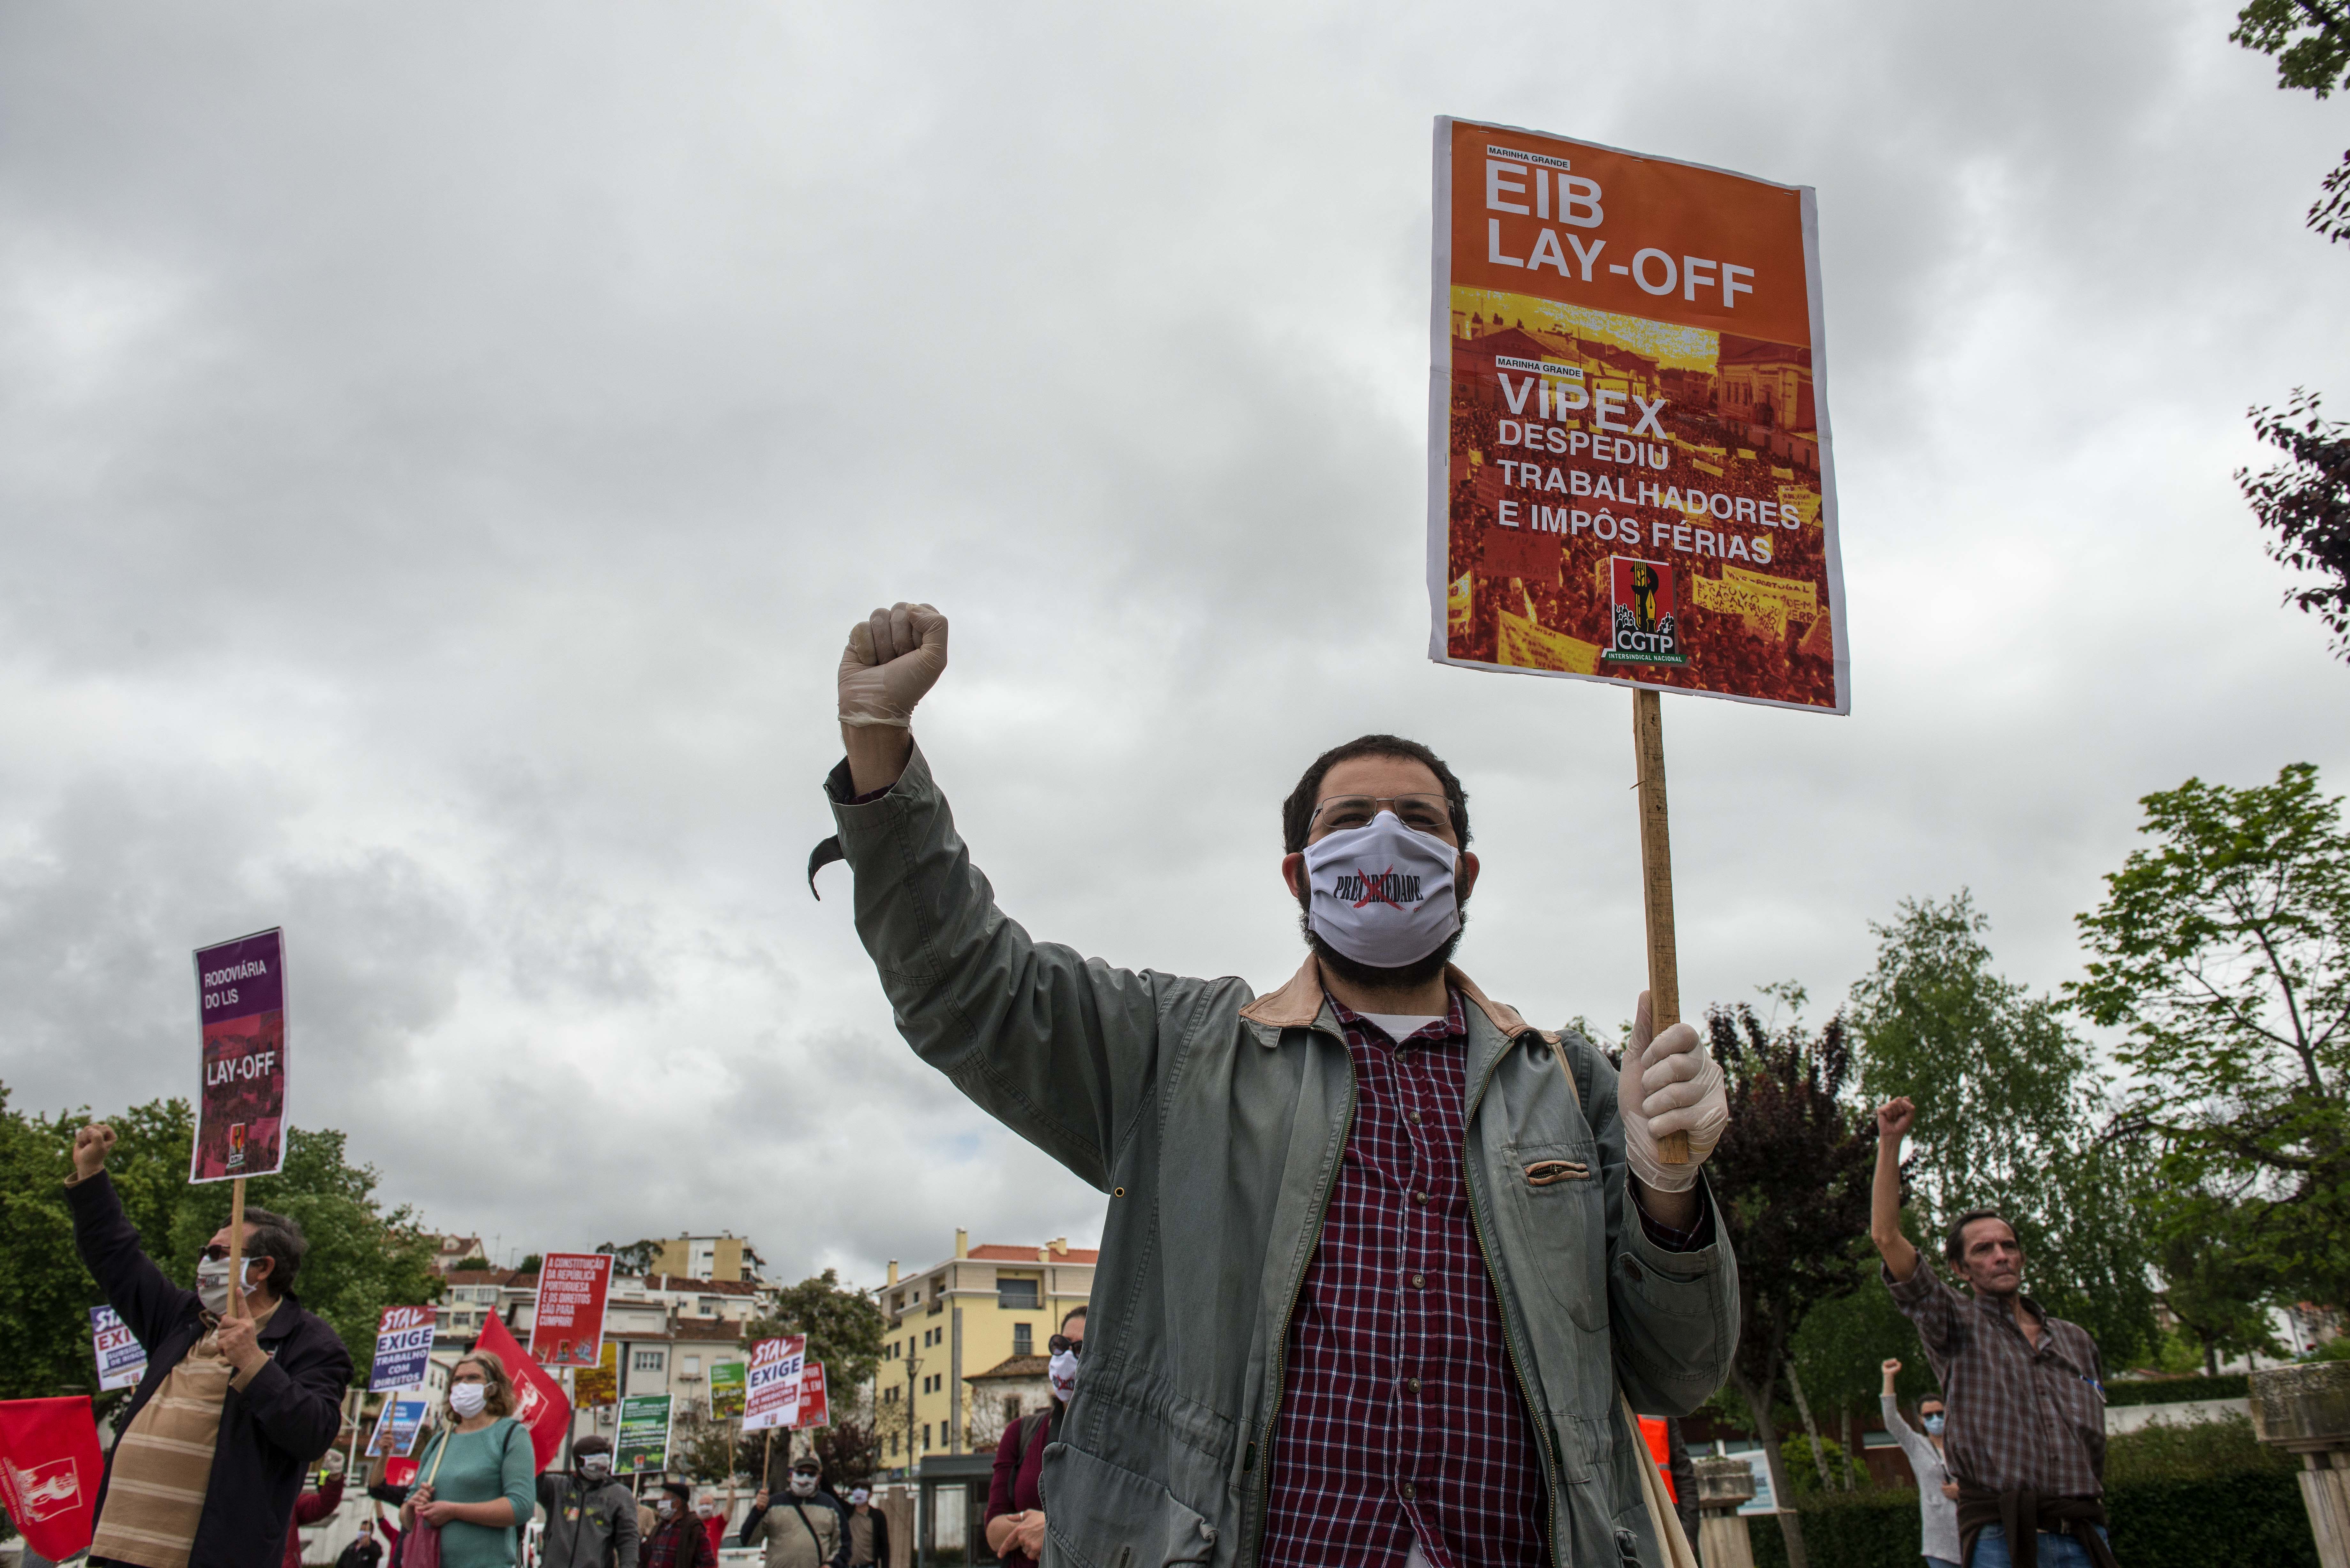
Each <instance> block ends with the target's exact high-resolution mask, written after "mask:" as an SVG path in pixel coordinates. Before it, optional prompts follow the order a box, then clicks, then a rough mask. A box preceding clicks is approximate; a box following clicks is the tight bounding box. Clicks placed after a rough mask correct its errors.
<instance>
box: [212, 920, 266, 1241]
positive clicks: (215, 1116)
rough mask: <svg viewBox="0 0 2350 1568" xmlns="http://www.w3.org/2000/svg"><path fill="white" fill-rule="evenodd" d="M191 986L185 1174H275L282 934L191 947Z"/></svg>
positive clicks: (218, 1176) (223, 1177)
mask: <svg viewBox="0 0 2350 1568" xmlns="http://www.w3.org/2000/svg"><path fill="white" fill-rule="evenodd" d="M196 992H197V998H198V1012H197V1017H198V1024H199V1033H200V1037H201V1040H202V1047H201V1052H200V1054H201V1056H202V1067H203V1090H202V1093H201V1094H199V1095H198V1096H197V1098H196V1137H195V1146H194V1151H193V1153H192V1154H191V1156H190V1157H189V1168H188V1179H189V1180H190V1181H230V1180H234V1179H237V1178H239V1177H246V1176H272V1175H275V1174H276V1171H277V1169H278V1168H279V1167H281V1166H282V1165H284V1164H285V1162H286V939H285V933H284V932H283V931H279V930H267V931H257V932H255V934H254V935H252V936H249V937H239V938H238V939H237V940H234V941H233V942H222V943H221V944H219V945H218V946H216V947H209V948H199V949H197V950H196ZM236 1241H238V1242H240V1243H241V1242H242V1241H243V1234H242V1232H240V1233H239V1234H238V1236H237V1237H236Z"/></svg>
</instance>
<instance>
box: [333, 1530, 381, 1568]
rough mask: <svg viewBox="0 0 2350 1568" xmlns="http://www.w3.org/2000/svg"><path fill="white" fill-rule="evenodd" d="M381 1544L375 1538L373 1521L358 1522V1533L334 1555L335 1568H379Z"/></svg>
mask: <svg viewBox="0 0 2350 1568" xmlns="http://www.w3.org/2000/svg"><path fill="white" fill-rule="evenodd" d="M382 1562H383V1542H380V1541H378V1540H377V1539H376V1538H375V1521H374V1520H372V1519H362V1520H360V1521H359V1535H358V1537H357V1538H356V1539H355V1540H353V1541H352V1542H351V1543H350V1544H349V1545H348V1546H346V1547H344V1548H343V1549H342V1551H341V1552H339V1553H338V1554H337V1555H336V1558H335V1568H380V1564H381V1563H382Z"/></svg>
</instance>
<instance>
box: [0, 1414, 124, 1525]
mask: <svg viewBox="0 0 2350 1568" xmlns="http://www.w3.org/2000/svg"><path fill="white" fill-rule="evenodd" d="M104 1464H105V1461H104V1460H102V1459H99V1453H98V1426H97V1424H96V1423H95V1422H93V1421H92V1420H91V1419H90V1415H89V1397H88V1395H86V1394H85V1395H78V1396H76V1397H72V1398H68V1399H11V1400H8V1401H6V1402H5V1403H0V1503H5V1504H6V1505H7V1509H8V1517H9V1518H10V1519H13V1520H15V1521H16V1528H17V1529H18V1530H19V1531H21V1532H24V1536H25V1539H26V1541H27V1542H30V1543H31V1544H32V1547H33V1550H34V1551H36V1552H39V1553H40V1554H41V1555H42V1556H44V1557H47V1558H50V1559H52V1560H55V1559H58V1558H64V1557H70V1556H72V1555H73V1554H74V1553H75V1552H87V1551H88V1550H89V1538H90V1534H91V1532H93V1531H95V1530H96V1529H97V1528H98V1480H99V1475H100V1474H101V1473H102V1471H103V1469H104Z"/></svg>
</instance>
